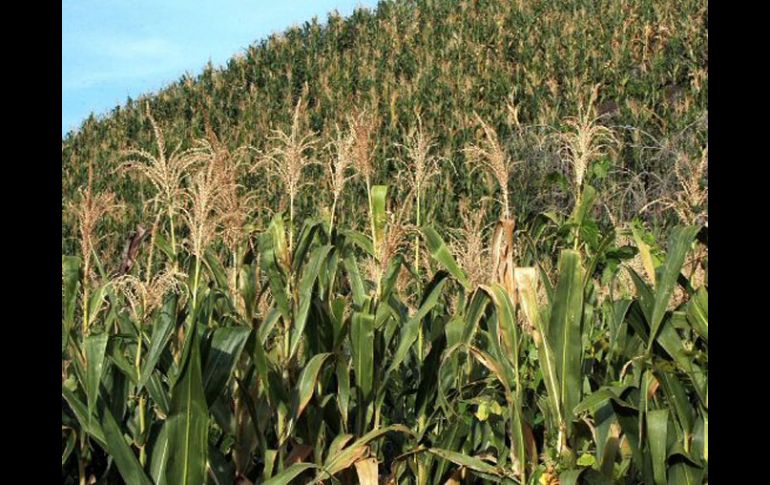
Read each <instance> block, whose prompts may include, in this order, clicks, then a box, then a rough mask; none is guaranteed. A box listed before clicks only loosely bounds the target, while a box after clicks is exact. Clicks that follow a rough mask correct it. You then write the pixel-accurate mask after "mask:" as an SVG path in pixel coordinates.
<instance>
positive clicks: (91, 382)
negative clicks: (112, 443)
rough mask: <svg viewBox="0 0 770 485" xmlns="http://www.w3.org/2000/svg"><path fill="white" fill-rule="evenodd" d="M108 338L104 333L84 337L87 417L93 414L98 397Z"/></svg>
mask: <svg viewBox="0 0 770 485" xmlns="http://www.w3.org/2000/svg"><path fill="white" fill-rule="evenodd" d="M108 340H109V335H107V334H106V333H100V334H91V335H88V336H87V337H86V338H85V344H84V346H85V353H86V397H87V401H88V419H91V417H92V416H93V415H94V410H95V409H96V401H97V399H98V398H99V383H100V382H101V380H102V374H103V373H104V356H105V353H106V351H107V342H108Z"/></svg>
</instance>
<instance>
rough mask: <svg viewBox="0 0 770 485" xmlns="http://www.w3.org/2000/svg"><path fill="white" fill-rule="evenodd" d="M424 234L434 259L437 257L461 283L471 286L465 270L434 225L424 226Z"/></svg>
mask: <svg viewBox="0 0 770 485" xmlns="http://www.w3.org/2000/svg"><path fill="white" fill-rule="evenodd" d="M422 234H423V236H425V245H426V246H427V247H428V251H430V254H431V256H433V259H435V260H436V261H437V262H438V263H439V264H441V265H442V266H443V267H444V268H445V269H446V270H447V271H449V274H451V275H452V277H454V278H455V279H456V280H457V281H459V282H460V284H462V285H463V286H464V287H466V288H468V287H469V286H470V283H469V282H468V278H467V277H466V276H465V273H464V272H463V270H462V269H460V266H459V265H458V264H457V262H456V261H455V259H454V257H453V256H452V252H451V251H450V250H449V247H448V246H447V245H446V243H445V242H444V240H443V239H441V236H439V234H438V232H436V230H435V229H434V228H433V226H424V227H423V228H422Z"/></svg>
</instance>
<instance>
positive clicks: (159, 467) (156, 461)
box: [150, 423, 169, 485]
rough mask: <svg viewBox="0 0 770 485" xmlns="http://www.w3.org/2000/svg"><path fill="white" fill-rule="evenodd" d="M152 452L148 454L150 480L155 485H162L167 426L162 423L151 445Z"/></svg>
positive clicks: (166, 450)
mask: <svg viewBox="0 0 770 485" xmlns="http://www.w3.org/2000/svg"><path fill="white" fill-rule="evenodd" d="M151 449H152V452H151V454H150V478H152V481H153V483H155V485H163V484H165V483H167V482H166V476H165V474H164V473H163V472H164V471H165V470H166V463H168V454H169V446H168V425H167V424H166V423H163V425H162V426H161V428H160V431H159V432H158V435H157V436H156V437H155V440H154V442H153V443H152V448H151Z"/></svg>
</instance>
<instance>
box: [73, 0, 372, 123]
mask: <svg viewBox="0 0 770 485" xmlns="http://www.w3.org/2000/svg"><path fill="white" fill-rule="evenodd" d="M376 5H377V0H279V1H275V0H252V1H245V0H209V1H199V0H155V1H148V0H63V1H62V72H61V77H62V116H61V119H62V136H64V134H66V133H67V132H68V131H70V130H73V129H77V128H78V127H79V126H80V123H81V122H82V121H83V120H84V119H85V118H87V117H88V115H89V114H90V113H91V112H94V113H96V114H97V115H99V114H102V113H106V112H109V111H110V110H112V109H113V108H114V107H115V106H118V105H122V104H123V103H125V101H126V98H127V97H128V96H131V97H132V98H136V97H138V96H139V95H140V94H143V93H148V92H157V91H158V90H160V89H161V88H163V87H164V86H166V85H167V84H169V83H171V82H174V81H176V80H178V79H179V78H180V77H181V76H182V75H183V74H184V73H185V72H189V73H192V74H198V73H199V72H201V71H202V69H203V67H204V66H205V64H206V63H207V62H208V61H209V60H211V62H212V63H213V64H214V65H215V66H219V65H223V64H224V63H225V62H226V61H227V59H229V58H230V57H232V56H233V55H235V54H237V53H239V52H243V51H244V49H245V48H246V47H248V46H249V45H250V44H252V43H254V42H256V41H259V40H261V39H263V38H265V37H267V36H268V35H270V34H271V33H273V32H280V31H283V30H284V29H286V28H287V27H289V26H291V25H293V24H301V23H302V22H304V21H306V20H310V19H311V18H313V17H314V16H317V17H318V19H319V20H320V21H321V22H325V21H326V15H327V13H328V12H331V11H333V10H337V11H338V12H339V13H340V14H342V15H345V16H347V15H350V14H351V13H352V12H353V10H354V8H355V7H357V6H363V7H369V8H373V7H376Z"/></svg>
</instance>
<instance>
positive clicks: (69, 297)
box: [61, 256, 80, 333]
mask: <svg viewBox="0 0 770 485" xmlns="http://www.w3.org/2000/svg"><path fill="white" fill-rule="evenodd" d="M61 272H62V291H63V296H62V307H63V309H64V316H63V318H64V329H65V333H69V331H70V330H72V328H73V326H74V320H75V308H76V307H77V300H78V288H79V286H80V258H78V257H76V256H62V258H61Z"/></svg>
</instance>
